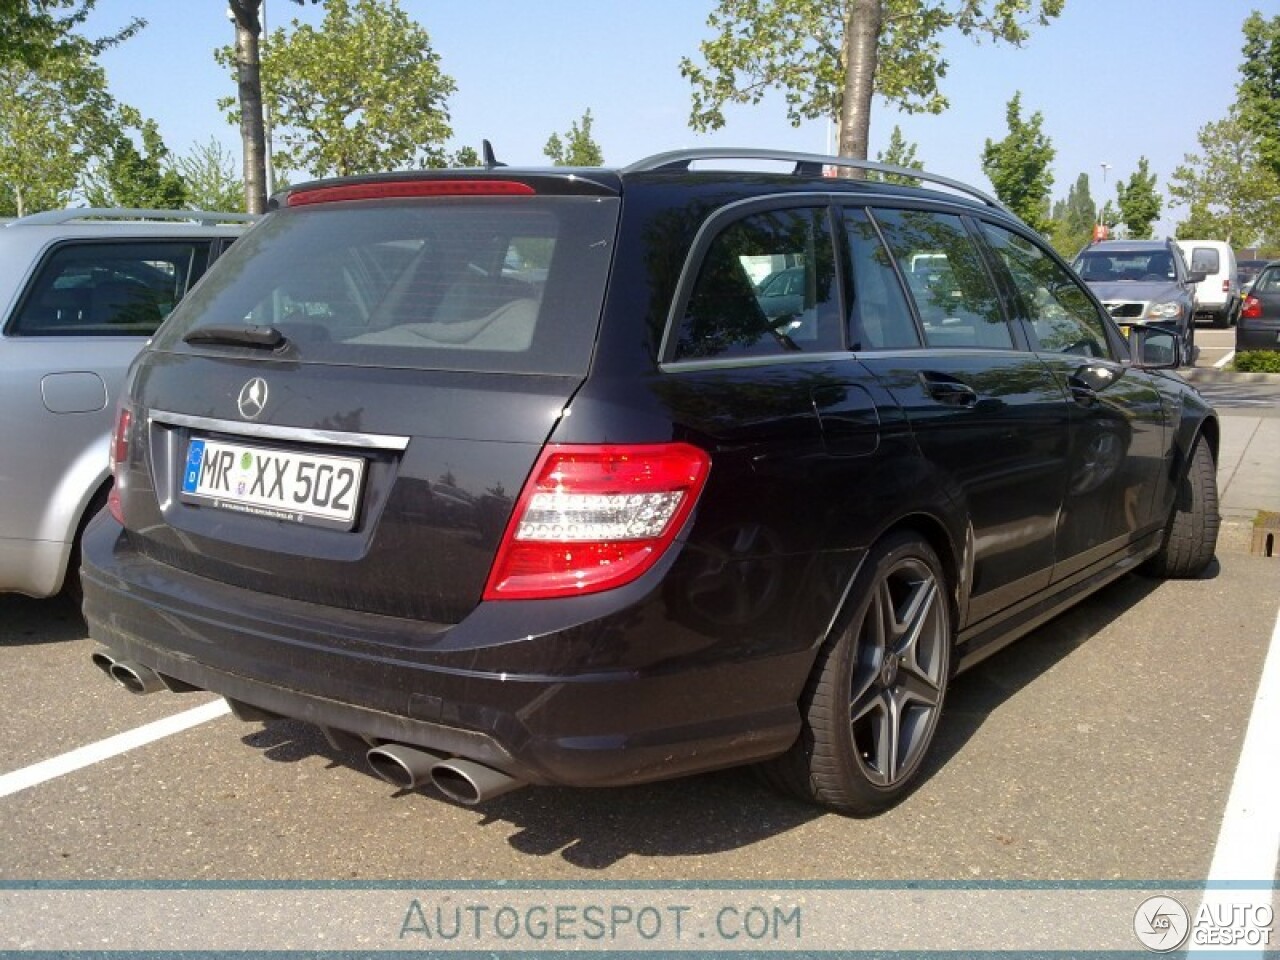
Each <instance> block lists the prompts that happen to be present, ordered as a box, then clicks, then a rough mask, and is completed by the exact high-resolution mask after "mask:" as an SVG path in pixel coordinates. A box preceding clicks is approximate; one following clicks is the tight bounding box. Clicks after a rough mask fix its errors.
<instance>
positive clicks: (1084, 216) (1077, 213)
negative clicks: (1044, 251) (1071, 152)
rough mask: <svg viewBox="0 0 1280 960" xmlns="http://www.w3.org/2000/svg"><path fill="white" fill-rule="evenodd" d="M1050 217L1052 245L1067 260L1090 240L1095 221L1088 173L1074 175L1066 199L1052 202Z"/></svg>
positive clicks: (1094, 207)
mask: <svg viewBox="0 0 1280 960" xmlns="http://www.w3.org/2000/svg"><path fill="white" fill-rule="evenodd" d="M1051 221H1052V222H1051V223H1050V225H1049V239H1050V241H1051V242H1052V243H1053V248H1054V249H1055V250H1057V251H1058V253H1060V254H1062V255H1063V256H1064V257H1066V258H1067V259H1068V260H1069V259H1071V258H1072V257H1074V256H1075V255H1076V253H1078V252H1079V250H1080V248H1081V247H1083V246H1084V245H1085V244H1087V243H1088V242H1089V240H1090V239H1091V238H1092V236H1093V227H1094V224H1096V223H1097V222H1098V205H1097V204H1096V203H1095V202H1094V200H1093V194H1092V192H1090V190H1089V176H1088V174H1085V173H1082V174H1080V176H1078V177H1076V182H1075V183H1073V184H1072V185H1071V189H1070V190H1068V191H1067V197H1066V199H1065V200H1059V201H1058V202H1057V203H1055V204H1054V205H1053V216H1052V218H1051Z"/></svg>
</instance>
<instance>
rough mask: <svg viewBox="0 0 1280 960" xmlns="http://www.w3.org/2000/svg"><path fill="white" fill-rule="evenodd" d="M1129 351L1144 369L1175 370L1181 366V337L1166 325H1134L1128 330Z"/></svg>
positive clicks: (1136, 362)
mask: <svg viewBox="0 0 1280 960" xmlns="http://www.w3.org/2000/svg"><path fill="white" fill-rule="evenodd" d="M1129 352H1130V353H1131V354H1132V355H1133V362H1134V364H1135V365H1136V366H1139V367H1142V368H1143V369H1144V370H1176V369H1178V367H1180V366H1182V338H1181V337H1180V336H1179V335H1178V332H1177V331H1176V330H1170V329H1168V328H1167V327H1153V326H1148V325H1146V324H1141V325H1135V326H1134V327H1133V328H1132V329H1130V331H1129Z"/></svg>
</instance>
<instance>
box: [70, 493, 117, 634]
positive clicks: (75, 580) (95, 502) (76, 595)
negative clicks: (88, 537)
mask: <svg viewBox="0 0 1280 960" xmlns="http://www.w3.org/2000/svg"><path fill="white" fill-rule="evenodd" d="M110 489H111V485H110V484H108V485H107V486H106V487H104V488H103V489H101V490H99V491H98V492H97V493H95V494H94V495H93V499H91V500H90V501H89V505H88V506H87V507H85V510H84V515H83V516H82V517H81V518H80V523H79V525H78V526H77V527H76V539H75V542H74V543H72V545H71V555H70V556H69V557H68V558H67V572H66V573H65V574H63V577H62V596H64V597H66V598H67V599H68V600H69V601H71V603H72V604H74V605H75V607H76V608H77V609H79V607H80V605H81V604H82V603H84V586H83V585H82V584H81V582H80V540H81V538H83V537H84V528H85V527H87V526H88V525H89V521H90V520H92V519H93V518H94V517H96V516H97V515H98V512H99V511H100V510H102V508H103V507H105V506H106V505H107V493H108V491H110Z"/></svg>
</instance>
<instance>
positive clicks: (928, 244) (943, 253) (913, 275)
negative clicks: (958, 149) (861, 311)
mask: <svg viewBox="0 0 1280 960" xmlns="http://www.w3.org/2000/svg"><path fill="white" fill-rule="evenodd" d="M873 214H874V216H875V219H876V221H877V222H878V223H879V224H880V228H881V230H882V232H883V233H884V238H885V240H886V242H887V243H888V244H889V249H890V250H891V251H892V253H893V256H894V258H895V259H896V260H897V263H898V270H899V271H900V272H901V273H902V275H903V277H905V278H906V282H907V287H908V289H909V290H910V292H911V297H912V299H913V300H914V301H915V305H916V311H917V313H918V314H919V316H920V324H921V327H922V329H923V331H924V339H925V344H926V345H928V346H930V347H985V348H1009V347H1012V346H1013V336H1012V333H1011V332H1010V330H1009V325H1008V323H1007V322H1006V320H1005V315H1004V309H1003V307H1002V306H1001V303H1000V297H999V296H998V295H997V293H996V289H995V286H994V284H993V282H992V279H991V275H990V274H989V273H988V272H987V268H986V264H985V263H984V262H983V259H982V255H981V252H980V251H979V249H978V246H977V244H976V243H975V242H974V239H973V237H971V236H970V235H969V233H968V231H967V230H966V229H965V226H964V222H963V221H962V220H961V219H960V217H958V216H955V215H953V214H947V213H938V212H935V211H926V210H882V209H876V210H874V211H873Z"/></svg>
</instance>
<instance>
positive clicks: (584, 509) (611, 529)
mask: <svg viewBox="0 0 1280 960" xmlns="http://www.w3.org/2000/svg"><path fill="white" fill-rule="evenodd" d="M710 468H711V458H710V457H709V456H708V455H707V454H706V452H705V451H703V450H699V449H698V448H697V447H693V446H690V445H688V444H685V443H664V444H648V445H637V446H609V445H594V444H593V445H584V446H571V445H553V446H549V447H547V448H546V449H545V450H543V451H542V455H541V456H540V457H539V458H538V462H537V463H536V464H535V465H534V468H533V472H532V473H530V474H529V479H528V480H527V481H526V482H525V485H524V489H523V490H522V491H521V493H520V498H519V500H517V501H516V507H515V512H514V513H513V514H512V515H511V520H510V522H509V523H508V524H507V530H506V533H505V534H504V535H503V537H502V543H501V545H500V546H499V547H498V556H497V558H496V559H495V560H494V562H493V569H492V570H490V571H489V582H488V583H487V584H486V585H485V589H484V599H486V600H528V599H535V598H548V597H566V596H576V595H578V594H583V593H596V592H599V591H601V590H609V589H612V588H613V587H618V586H621V585H622V584H624V583H628V582H630V581H632V580H634V579H636V578H637V577H639V576H640V575H641V574H642V573H644V572H645V571H646V570H648V569H649V568H650V567H651V566H653V564H654V563H656V562H657V560H658V558H659V557H661V556H662V553H663V551H665V550H666V548H667V547H668V546H670V545H671V541H672V540H674V539H675V536H676V534H677V533H679V532H680V529H681V528H682V527H683V526H684V522H685V520H686V519H688V516H689V514H690V513H691V512H692V510H693V507H694V504H695V503H696V502H697V500H698V496H699V494H701V492H702V488H703V486H704V485H705V484H706V481H707V474H708V473H709V472H710Z"/></svg>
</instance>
